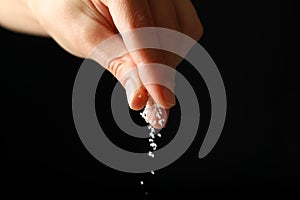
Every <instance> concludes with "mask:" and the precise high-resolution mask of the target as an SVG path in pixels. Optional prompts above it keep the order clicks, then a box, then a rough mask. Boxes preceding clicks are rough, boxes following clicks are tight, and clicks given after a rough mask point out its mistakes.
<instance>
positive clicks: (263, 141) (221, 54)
mask: <svg viewBox="0 0 300 200" xmlns="http://www.w3.org/2000/svg"><path fill="white" fill-rule="evenodd" d="M194 2H195V4H196V7H197V11H198V14H199V16H200V18H201V20H202V23H203V26H204V29H205V32H204V36H203V38H202V39H201V40H200V42H199V43H200V44H201V45H202V46H204V48H205V49H206V50H207V51H208V52H209V53H210V55H211V56H212V57H213V59H214V61H215V62H216V64H217V65H218V67H219V70H220V72H221V74H222V77H223V79H224V82H225V86H226V91H227V97H228V113H227V119H226V124H225V127H224V130H223V133H222V135H221V138H220V140H219V142H218V143H217V145H216V146H215V148H214V149H213V151H212V152H211V153H210V154H209V155H208V156H207V157H205V158H204V159H201V160H200V159H198V158H197V153H198V150H199V147H200V144H201V143H200V144H199V141H201V138H202V137H203V136H201V135H200V136H198V140H197V141H196V142H194V143H193V145H192V146H191V148H190V149H189V150H188V151H187V152H186V153H185V154H184V155H183V156H182V157H181V158H180V159H179V160H177V161H176V162H175V163H173V164H171V165H170V166H168V167H166V168H164V169H162V170H160V171H158V172H157V173H156V175H155V176H153V175H151V174H127V173H123V172H119V171H115V170H113V169H110V168H108V167H106V166H104V165H103V164H101V163H100V162H98V161H97V160H96V159H94V158H93V157H92V155H90V154H89V153H88V152H87V150H86V149H85V147H84V146H83V144H82V143H81V141H80V139H79V137H78V135H77V132H76V130H75V127H74V123H73V118H72V108H71V103H72V88H73V83H74V80H75V76H76V73H77V70H78V69H79V67H80V65H81V63H82V59H79V58H75V57H74V56H72V55H70V54H68V53H67V52H65V51H64V50H63V49H61V48H60V47H59V46H58V45H57V44H56V43H55V42H54V41H52V40H51V39H45V38H38V37H33V36H28V35H22V34H17V33H12V32H10V31H7V30H5V29H0V35H1V37H0V42H1V68H0V70H1V79H0V81H1V82H0V83H1V84H0V85H1V86H0V87H1V101H2V103H1V105H2V106H1V115H2V120H1V134H0V137H1V140H0V156H1V168H2V169H1V174H0V182H1V184H2V185H5V186H4V187H1V189H2V190H7V189H14V190H15V191H19V190H21V189H26V193H30V194H31V193H32V194H35V193H36V192H37V191H40V190H41V191H45V192H46V193H45V194H50V193H52V192H54V191H56V190H57V189H63V190H66V191H70V194H71V193H72V194H77V193H80V192H81V191H82V189H87V190H88V193H91V192H96V193H98V195H99V198H100V197H101V196H102V195H103V194H109V195H112V196H115V195H116V196H117V195H123V197H124V198H127V197H130V198H133V197H136V198H138V199H144V198H149V199H156V198H158V197H160V196H161V195H166V196H168V195H173V194H176V195H181V194H183V195H191V194H196V195H198V198H200V197H201V195H202V194H203V193H208V194H225V193H226V192H232V191H246V193H244V194H247V195H248V194H253V193H254V192H256V191H265V192H267V193H269V192H270V193H272V194H277V193H279V192H280V191H283V190H288V191H289V192H287V193H286V194H290V192H291V191H297V189H298V190H299V189H300V172H299V167H300V157H299V155H300V154H299V153H300V151H299V140H297V137H296V135H297V134H299V131H298V132H297V131H296V130H294V129H293V128H291V127H293V124H297V122H298V118H297V117H293V118H291V117H290V116H291V115H290V113H289V112H286V111H288V110H290V111H292V112H291V113H295V114H297V107H295V105H296V104H297V101H296V100H295V98H294V97H295V96H296V94H297V93H298V90H299V89H298V87H299V79H297V74H296V73H294V72H292V71H289V73H288V68H290V69H292V68H295V67H299V63H298V65H297V57H298V56H299V49H298V43H297V42H296V37H298V36H299V29H298V27H299V22H298V21H297V20H296V17H295V12H296V3H293V2H289V1H281V2H279V1H278V2H277V1H270V0H265V1H249V2H245V1H230V2H228V1H197V2H196V1H194ZM107 79H108V83H107V84H108V85H109V84H110V85H113V83H114V79H113V78H112V77H110V76H109V75H107ZM288 79H289V80H288ZM287 83H289V85H287ZM204 93H205V92H204ZM287 93H289V95H290V97H291V98H290V99H286V94H287ZM206 95H207V94H206ZM203 96H205V95H203ZM286 100H288V102H286ZM204 106H205V102H204ZM100 107H101V106H99V109H101V108H100ZM99 109H97V110H98V111H99ZM201 109H202V108H201ZM203 109H204V110H205V108H203ZM100 112H101V111H100ZM284 113H285V114H284ZM296 116H297V115H296ZM286 119H289V120H290V121H289V123H288V124H284V123H283V122H284V121H285V120H286ZM204 123H205V120H204ZM120 138H121V137H120ZM114 140H116V141H118V137H117V136H116V135H115V136H114ZM120 143H122V142H120ZM127 146H130V144H127ZM141 180H143V181H144V182H145V184H144V186H141V185H140V181H141ZM37 188H38V189H37ZM1 189H0V190H1ZM212 191H213V192H212ZM146 192H147V193H148V195H146V194H145V193H146ZM215 192H217V193H215ZM270 193H269V194H270ZM195 198H196V197H195ZM189 199H192V198H189Z"/></svg>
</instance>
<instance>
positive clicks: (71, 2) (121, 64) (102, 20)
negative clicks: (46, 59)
mask: <svg viewBox="0 0 300 200" xmlns="http://www.w3.org/2000/svg"><path fill="white" fill-rule="evenodd" d="M29 3H30V4H29V5H30V8H31V10H32V12H33V14H34V16H35V17H36V18H37V20H38V21H39V23H40V24H41V26H42V27H43V29H44V30H45V31H46V32H47V33H48V34H49V35H50V36H51V37H53V38H54V39H55V40H56V41H57V42H58V44H60V45H61V46H62V47H63V48H64V49H65V50H67V51H68V52H70V53H72V54H74V55H76V56H80V57H86V56H88V55H89V53H90V52H91V51H92V50H93V49H94V48H95V47H96V46H97V45H99V44H100V43H101V42H102V41H104V40H106V39H107V38H109V37H111V36H113V35H115V34H117V33H119V32H125V31H128V30H131V29H135V28H141V27H164V28H169V29H173V30H177V31H180V32H182V33H184V34H187V35H188V36H190V37H192V38H193V39H195V40H198V39H200V37H201V35H202V32H203V30H202V26H201V23H200V20H199V18H198V16H197V14H196V11H195V9H194V7H193V5H192V3H191V2H190V1H189V0H43V1H41V0H29ZM153 62H155V63H163V64H167V65H169V66H171V67H174V68H175V67H176V65H177V64H178V63H179V62H180V58H178V57H176V56H175V55H173V54H171V53H167V52H161V51H158V50H150V49H143V50H139V51H136V52H134V53H130V54H126V55H125V56H123V57H121V58H117V59H115V60H113V61H112V62H110V64H109V65H108V66H105V67H106V68H107V69H108V70H109V71H110V72H111V73H112V74H113V75H114V76H115V77H116V78H117V79H118V80H119V81H121V80H123V77H124V76H125V75H126V74H127V73H128V72H130V71H132V70H133V69H134V68H136V66H137V65H139V64H145V63H146V64H147V63H153ZM100 64H102V65H103V63H100ZM154 75H155V74H154ZM130 79H131V81H129V82H134V83H135V84H136V85H139V86H141V87H138V88H137V89H136V90H134V91H133V92H132V93H130V94H128V93H127V98H128V103H129V106H130V107H131V108H132V109H134V110H140V109H142V108H143V107H144V106H145V105H146V103H147V100H148V93H149V94H150V95H151V96H152V98H153V99H154V101H155V102H157V103H158V104H159V105H160V106H162V107H163V108H165V109H169V108H171V107H172V106H174V105H175V96H174V94H173V93H172V92H171V91H170V90H168V89H166V88H164V87H163V86H160V85H154V84H152V85H143V84H142V82H141V80H140V77H139V75H138V73H134V74H131V77H130ZM126 80H127V79H126ZM121 83H122V85H123V86H124V87H125V89H127V88H129V87H130V85H129V83H128V80H127V82H123V81H122V82H121Z"/></svg>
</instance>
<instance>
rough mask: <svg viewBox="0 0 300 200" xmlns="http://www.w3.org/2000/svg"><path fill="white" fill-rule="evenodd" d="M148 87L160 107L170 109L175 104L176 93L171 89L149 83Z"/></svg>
mask: <svg viewBox="0 0 300 200" xmlns="http://www.w3.org/2000/svg"><path fill="white" fill-rule="evenodd" d="M146 88H147V90H148V92H149V94H150V95H151V97H152V98H153V100H154V101H155V102H156V103H157V104H158V105H159V106H160V107H162V108H164V109H170V108H172V107H173V106H175V104H176V99H175V95H174V93H173V92H172V91H171V90H170V89H168V88H166V87H164V86H162V85H158V84H151V85H147V86H146Z"/></svg>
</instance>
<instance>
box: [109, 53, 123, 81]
mask: <svg viewBox="0 0 300 200" xmlns="http://www.w3.org/2000/svg"><path fill="white" fill-rule="evenodd" d="M125 62H126V60H124V59H122V58H117V59H114V60H112V61H111V62H110V63H109V64H108V66H107V70H108V71H109V72H110V73H112V74H113V75H114V76H115V77H116V78H117V79H118V80H120V79H121V77H122V69H123V66H124V63H125Z"/></svg>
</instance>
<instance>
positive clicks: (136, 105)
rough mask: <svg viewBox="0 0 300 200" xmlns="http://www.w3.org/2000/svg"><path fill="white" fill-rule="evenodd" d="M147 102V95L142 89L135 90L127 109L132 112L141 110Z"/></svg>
mask: <svg viewBox="0 0 300 200" xmlns="http://www.w3.org/2000/svg"><path fill="white" fill-rule="evenodd" d="M147 101H148V93H147V90H146V89H145V88H144V87H140V88H139V89H137V91H136V92H135V94H134V95H133V96H132V99H131V101H130V102H129V107H130V108H131V109H132V110H141V109H143V108H144V107H145V105H146V104H147Z"/></svg>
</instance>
